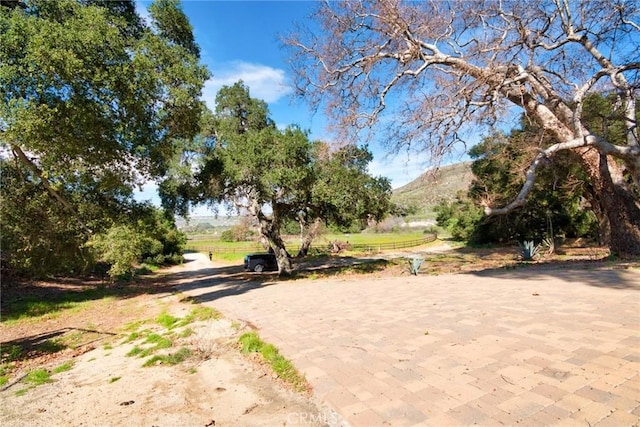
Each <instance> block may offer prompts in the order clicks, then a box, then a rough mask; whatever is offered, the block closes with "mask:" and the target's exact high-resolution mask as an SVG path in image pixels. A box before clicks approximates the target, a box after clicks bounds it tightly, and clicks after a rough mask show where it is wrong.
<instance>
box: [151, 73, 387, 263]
mask: <svg viewBox="0 0 640 427" xmlns="http://www.w3.org/2000/svg"><path fill="white" fill-rule="evenodd" d="M204 124H205V128H204V133H203V135H202V138H201V139H200V140H199V141H200V143H199V146H194V150H196V151H198V153H199V156H200V157H199V159H200V166H199V169H198V170H197V171H196V172H195V174H193V176H191V173H190V171H189V170H187V169H185V168H180V167H179V166H178V167H177V168H176V170H181V171H182V173H176V174H175V176H173V177H172V179H169V180H167V181H166V182H165V183H163V185H162V195H163V198H164V199H165V206H168V207H171V208H173V209H177V210H183V211H184V210H185V209H186V208H187V207H188V205H189V203H192V202H193V203H198V202H212V201H215V202H217V201H224V202H226V203H228V204H229V205H230V206H231V207H232V208H233V209H235V210H237V211H239V212H245V213H248V214H249V215H250V216H251V217H252V218H254V219H255V221H256V222H257V224H258V227H259V229H260V235H261V236H262V238H264V239H265V240H266V241H267V242H268V244H269V246H270V247H271V248H272V249H273V250H274V252H275V254H276V257H277V258H278V265H279V270H280V274H289V273H290V272H291V271H292V265H291V260H290V255H289V253H288V251H287V248H286V247H285V244H284V241H283V240H282V237H281V232H282V229H283V227H285V226H286V225H288V224H290V222H291V221H297V222H299V223H300V224H301V225H302V228H303V231H304V230H305V229H306V230H307V232H306V233H303V234H305V235H306V236H307V238H308V239H307V240H306V242H307V249H308V245H309V244H310V242H311V240H312V238H313V236H314V232H311V231H312V230H316V231H317V229H318V226H319V224H320V222H322V221H324V222H329V223H335V224H339V225H344V226H347V225H351V224H352V223H354V222H362V221H366V220H367V219H373V220H375V219H380V218H382V217H383V216H384V214H385V213H386V211H387V210H388V209H389V197H390V186H389V184H388V181H387V180H386V179H383V178H373V177H371V176H370V175H369V174H368V173H367V170H366V168H367V165H368V163H369V162H370V161H371V158H372V157H371V153H370V152H369V151H368V150H367V149H366V148H358V147H344V148H342V149H340V150H337V151H334V152H332V151H331V150H330V148H329V147H328V145H326V144H322V143H320V142H312V141H310V140H309V136H308V132H306V131H303V130H301V129H300V128H299V127H297V126H295V125H291V126H289V127H287V128H286V129H284V130H280V129H278V128H277V127H276V126H275V123H274V122H273V120H272V119H271V118H270V117H269V110H268V107H267V104H266V103H265V102H264V101H262V100H258V99H255V98H252V97H251V96H250V94H249V89H248V88H247V87H246V86H245V85H244V83H242V82H241V81H240V82H238V83H236V84H234V85H232V86H225V87H223V88H222V89H220V91H219V92H218V94H217V97H216V110H215V112H214V113H213V114H212V115H210V116H208V115H207V116H205V117H204ZM182 161H183V162H184V158H183V159H182ZM309 239H310V240H309Z"/></svg>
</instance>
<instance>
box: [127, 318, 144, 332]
mask: <svg viewBox="0 0 640 427" xmlns="http://www.w3.org/2000/svg"><path fill="white" fill-rule="evenodd" d="M145 323H147V321H146V320H138V321H135V322H130V323H127V324H126V325H124V327H123V330H125V331H133V332H135V331H137V330H138V329H140V327H141V326H142V325H144V324H145Z"/></svg>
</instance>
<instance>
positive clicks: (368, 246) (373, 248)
mask: <svg viewBox="0 0 640 427" xmlns="http://www.w3.org/2000/svg"><path fill="white" fill-rule="evenodd" d="M437 238H438V235H437V234H436V233H429V234H425V236H424V237H423V238H421V239H414V240H405V241H401V242H387V243H355V244H349V250H350V251H352V252H382V251H392V250H396V249H405V248H413V247H415V246H420V245H425V244H427V243H431V242H433V241H434V240H436V239H437ZM331 249H332V244H331V243H329V244H325V245H321V246H314V245H312V246H311V249H310V250H309V253H313V254H322V253H330V252H331ZM186 250H187V251H193V252H201V251H204V252H211V253H212V254H236V253H251V252H264V251H265V249H264V247H263V246H262V245H261V244H259V243H252V244H250V245H243V246H241V247H232V248H230V247H203V246H199V247H195V246H188V245H187V248H186ZM292 255H293V252H292Z"/></svg>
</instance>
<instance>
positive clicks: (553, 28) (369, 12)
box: [285, 0, 640, 255]
mask: <svg viewBox="0 0 640 427" xmlns="http://www.w3.org/2000/svg"><path fill="white" fill-rule="evenodd" d="M314 16H315V18H316V19H315V22H314V23H313V24H314V25H317V26H318V27H319V30H318V28H314V29H313V30H311V29H309V28H308V27H307V28H305V27H302V28H301V29H300V30H299V31H298V32H297V33H295V34H291V35H290V36H288V37H287V38H286V39H285V42H286V43H287V45H288V46H289V47H290V48H291V62H292V64H293V68H294V72H295V75H296V81H297V89H298V91H297V93H298V94H300V96H302V97H304V98H305V99H307V100H308V101H309V102H311V103H312V105H314V106H316V107H321V106H322V107H325V108H326V110H327V112H328V113H329V115H330V116H331V117H332V118H333V120H334V123H335V124H336V127H337V128H338V129H339V130H341V131H342V135H345V137H346V136H356V137H363V138H367V137H371V136H372V135H375V136H376V137H380V135H383V136H382V139H383V140H386V141H389V142H390V149H391V150H398V149H401V148H416V147H418V148H420V149H421V150H422V151H428V152H430V153H431V155H432V157H435V158H440V157H441V156H443V155H444V154H446V153H447V152H449V151H450V150H451V148H452V147H454V146H456V143H457V142H458V141H459V140H460V138H461V136H462V135H464V133H465V131H467V132H468V131H472V132H474V133H478V127H480V128H484V127H486V126H493V125H496V124H501V123H500V122H501V119H503V118H504V117H510V116H511V117H512V113H513V112H518V113H520V112H522V113H524V114H525V115H526V117H527V119H528V120H530V121H532V122H535V123H537V125H538V126H539V127H540V128H541V129H544V131H545V132H546V133H548V134H549V135H551V136H552V137H553V138H554V139H555V143H553V144H552V145H549V146H547V147H545V148H544V149H542V150H540V151H538V152H537V153H536V154H535V155H534V156H532V157H531V158H530V159H529V163H528V164H527V165H526V168H524V169H523V170H522V172H523V175H524V181H523V183H522V187H521V189H520V191H519V192H518V193H517V194H516V195H515V197H514V198H513V199H511V200H509V201H506V202H505V204H504V205H489V204H488V205H487V206H485V211H486V212H487V214H490V215H504V214H507V213H509V212H511V211H513V210H515V209H518V208H520V207H521V206H523V205H524V203H525V200H526V199H527V197H528V196H529V195H530V193H531V191H532V190H533V188H534V183H535V180H536V179H537V176H539V174H538V172H539V169H540V167H541V166H542V165H545V164H546V163H547V162H548V160H549V159H550V158H553V157H555V156H556V155H558V154H559V153H561V152H571V153H572V155H573V157H572V161H573V162H574V163H575V164H576V165H578V166H579V167H581V168H582V169H583V170H584V172H585V174H586V176H587V177H588V180H589V185H590V186H591V187H592V188H593V190H594V191H593V194H594V195H595V199H594V200H593V203H594V204H597V205H598V208H597V210H598V211H599V212H600V217H599V219H600V221H599V223H600V234H601V235H602V236H603V237H604V240H605V241H606V242H607V243H608V244H609V245H610V247H611V249H612V250H613V251H616V252H619V253H627V254H636V255H637V254H640V206H639V202H638V197H637V188H638V185H640V142H639V140H638V130H637V121H636V117H635V111H636V97H637V88H638V76H639V75H640V74H639V73H638V70H640V61H639V59H640V24H639V19H640V11H639V8H638V6H637V4H636V3H633V2H627V1H623V0H620V1H614V2H598V1H575V2H561V1H552V0H549V1H542V2H535V3H534V2H531V1H527V0H515V1H509V2H472V3H469V2H458V1H435V0H434V1H425V2H403V1H399V0H385V1H379V2H366V1H350V2H326V3H322V4H319V5H318V8H317V10H316V13H315V15H314ZM436 17H437V18H436ZM603 90H608V91H611V92H612V93H613V94H614V96H615V97H616V103H615V104H612V112H614V113H615V114H616V115H618V116H620V117H621V118H622V121H621V122H620V125H621V126H620V127H619V128H617V130H615V131H614V129H609V130H607V131H605V132H599V133H597V132H595V131H594V129H593V128H592V127H593V123H590V122H589V121H588V120H587V119H586V118H585V109H586V108H588V107H589V103H588V101H587V97H588V95H589V94H591V93H594V92H600V91H603ZM367 130H368V131H370V133H367V132H366V131H367ZM611 132H620V133H621V136H622V139H621V141H622V142H617V141H616V140H612V139H611V138H610V136H611ZM624 176H627V177H628V180H625V179H623V177H624ZM501 206H502V207H501Z"/></svg>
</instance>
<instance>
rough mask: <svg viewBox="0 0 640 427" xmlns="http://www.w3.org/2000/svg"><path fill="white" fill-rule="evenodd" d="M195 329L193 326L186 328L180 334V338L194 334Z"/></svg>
mask: <svg viewBox="0 0 640 427" xmlns="http://www.w3.org/2000/svg"><path fill="white" fill-rule="evenodd" d="M194 333H195V331H194V330H193V329H191V328H185V329H184V330H183V331H182V332H180V333H179V334H178V338H187V337H190V336H191V335H193V334H194Z"/></svg>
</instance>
